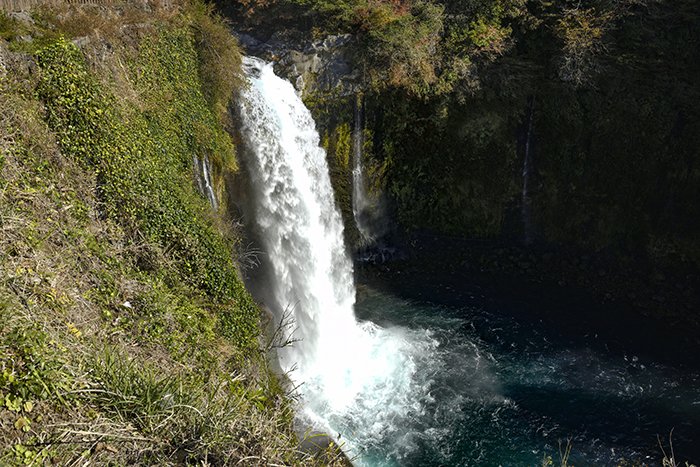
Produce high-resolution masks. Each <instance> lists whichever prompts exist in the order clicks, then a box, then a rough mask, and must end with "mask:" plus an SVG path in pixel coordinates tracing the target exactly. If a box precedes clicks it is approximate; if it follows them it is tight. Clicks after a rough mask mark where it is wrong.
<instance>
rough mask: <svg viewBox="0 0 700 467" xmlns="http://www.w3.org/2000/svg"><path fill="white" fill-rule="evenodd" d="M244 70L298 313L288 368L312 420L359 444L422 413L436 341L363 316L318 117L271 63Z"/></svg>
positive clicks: (252, 129)
mask: <svg viewBox="0 0 700 467" xmlns="http://www.w3.org/2000/svg"><path fill="white" fill-rule="evenodd" d="M244 66H245V69H246V71H247V75H248V81H249V86H248V87H247V88H246V89H245V90H244V91H243V92H242V99H241V108H240V114H241V121H242V127H243V128H242V133H243V137H244V140H245V141H244V142H245V146H246V148H247V155H246V158H245V159H246V160H245V163H246V165H247V170H248V172H249V177H250V182H251V191H252V196H253V198H254V200H253V201H254V206H255V213H254V216H255V223H256V226H257V229H258V232H259V235H260V239H261V241H262V243H263V248H264V250H265V252H266V256H267V257H268V258H269V263H270V266H271V270H272V274H273V276H274V280H273V288H274V290H273V291H272V294H271V295H272V296H273V301H274V303H271V304H269V305H270V306H271V308H273V311H274V313H275V314H276V316H277V317H278V319H279V317H281V316H282V315H283V313H284V311H285V310H288V309H289V310H292V312H293V313H292V315H293V318H294V320H295V327H294V329H293V331H292V332H291V333H290V336H288V337H291V338H293V339H299V341H298V342H296V343H295V344H294V345H293V346H289V347H285V348H283V349H281V350H280V352H279V359H280V364H281V366H282V368H283V370H285V371H289V372H290V377H291V378H292V380H293V381H294V382H295V383H296V384H300V385H301V386H300V393H301V396H302V399H303V407H304V408H303V413H304V414H305V416H306V418H307V420H310V421H312V422H313V423H314V424H315V425H316V428H319V429H328V430H332V431H334V432H336V433H339V434H340V435H342V437H343V439H344V440H345V441H346V442H347V445H346V448H347V449H350V450H352V449H353V448H357V447H358V445H360V444H361V441H358V440H362V439H368V438H374V439H375V440H376V439H379V438H381V437H382V436H386V434H387V433H391V432H394V431H396V430H397V429H398V428H399V426H400V425H401V420H400V419H401V418H402V417H404V416H407V415H409V414H414V415H415V414H416V413H419V412H420V411H421V410H422V409H421V404H422V401H423V398H425V397H427V390H428V386H429V385H430V380H429V379H424V380H420V379H419V378H417V373H418V371H417V370H418V367H419V365H420V361H422V360H425V359H426V358H428V355H430V354H431V351H432V348H433V347H434V346H435V345H436V342H435V341H434V340H433V339H431V338H430V336H429V335H428V334H427V333H426V332H424V331H423V332H418V331H411V330H408V329H403V328H392V329H383V328H381V327H379V326H377V325H375V324H373V323H370V322H366V323H359V322H358V321H357V320H356V318H355V315H354V311H353V306H354V302H355V287H354V283H353V267H352V262H351V260H350V258H349V256H348V254H347V252H346V248H345V245H344V244H343V225H342V221H341V217H340V213H339V212H338V210H337V208H336V206H335V204H334V197H333V191H332V188H331V183H330V178H329V175H328V166H327V163H326V157H325V152H324V150H323V149H322V148H321V147H320V146H319V135H318V132H317V131H316V128H315V124H314V121H313V118H312V117H311V113H310V112H309V110H308V109H307V108H306V107H305V106H304V104H303V102H302V101H301V99H300V98H299V97H298V96H297V95H296V93H295V91H294V88H293V87H292V85H291V83H289V82H287V81H285V80H283V79H281V78H279V77H277V76H275V74H274V72H273V69H272V66H271V65H270V64H266V63H264V62H262V61H260V60H258V59H254V58H246V59H245V61H244ZM354 452H357V451H354Z"/></svg>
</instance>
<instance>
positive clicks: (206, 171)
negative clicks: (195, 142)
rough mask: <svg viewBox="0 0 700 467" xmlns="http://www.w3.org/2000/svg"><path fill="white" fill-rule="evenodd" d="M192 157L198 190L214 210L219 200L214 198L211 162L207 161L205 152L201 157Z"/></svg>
mask: <svg viewBox="0 0 700 467" xmlns="http://www.w3.org/2000/svg"><path fill="white" fill-rule="evenodd" d="M193 159H194V167H195V170H196V173H197V183H198V184H199V190H200V191H201V192H202V194H203V195H204V196H206V197H207V199H208V200H209V204H211V207H212V208H213V209H214V210H215V211H216V210H217V209H219V202H218V201H217V199H216V193H214V187H213V184H212V181H211V164H210V162H209V157H208V156H207V155H206V154H205V155H204V156H203V157H202V158H201V159H200V158H199V157H197V156H193Z"/></svg>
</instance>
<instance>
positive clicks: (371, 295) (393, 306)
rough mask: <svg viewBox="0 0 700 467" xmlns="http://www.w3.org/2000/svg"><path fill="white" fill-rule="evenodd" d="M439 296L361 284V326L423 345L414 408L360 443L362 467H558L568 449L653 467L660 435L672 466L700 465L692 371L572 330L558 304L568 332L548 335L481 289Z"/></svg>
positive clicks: (592, 458)
mask: <svg viewBox="0 0 700 467" xmlns="http://www.w3.org/2000/svg"><path fill="white" fill-rule="evenodd" d="M416 288H419V289H420V290H416ZM442 293H443V291H442V290H441V288H440V285H439V284H431V283H429V282H422V283H420V284H418V285H417V284H416V283H415V282H411V283H409V282H405V281H404V280H403V279H402V277H401V275H400V274H394V275H392V276H391V277H390V278H389V279H387V278H383V279H382V280H377V279H376V278H372V277H371V275H370V274H363V273H362V272H360V274H359V277H358V300H357V304H356V314H357V316H358V318H359V319H360V320H368V321H372V322H374V323H376V324H378V325H380V326H382V327H384V328H398V329H408V330H410V332H411V333H413V335H417V336H421V339H427V340H428V341H429V342H430V343H431V345H430V346H428V347H426V350H425V351H424V354H421V355H419V356H418V357H415V360H416V361H415V366H416V371H415V374H414V375H413V378H414V379H415V380H416V381H414V382H413V383H414V384H413V386H414V387H417V388H419V389H418V390H414V391H415V394H414V395H413V396H411V397H414V399H415V404H414V405H413V406H412V407H411V408H410V409H409V410H408V413H401V414H399V415H398V416H397V417H396V419H395V423H394V424H393V425H392V424H389V425H388V427H387V428H385V429H384V428H383V429H382V431H381V433H380V434H376V433H375V434H374V435H373V436H372V437H371V438H370V439H362V440H359V443H360V444H361V445H362V454H361V456H360V457H359V460H360V462H361V463H363V464H367V465H407V466H437V465H444V466H470V465H494V466H496V465H504V466H519V465H528V466H529V465H542V460H543V458H545V457H546V456H551V457H552V458H553V459H554V461H555V463H556V462H557V461H558V459H559V452H560V449H562V450H563V449H564V448H565V446H566V444H567V442H568V441H570V443H571V447H572V454H571V457H570V463H573V464H575V465H577V466H579V465H618V464H620V463H623V464H624V463H625V462H627V463H628V464H627V465H641V464H646V465H661V460H662V458H663V454H662V452H661V448H660V447H659V442H658V439H657V435H658V436H660V437H661V438H662V439H663V440H664V441H665V442H666V445H668V436H669V434H670V433H671V430H673V443H674V449H675V454H676V459H677V460H678V461H681V460H690V461H695V462H698V460H699V459H700V372H698V370H696V369H693V367H692V366H687V365H686V366H684V365H672V364H669V363H668V362H666V361H662V359H656V358H654V356H653V352H641V351H639V350H640V349H642V350H643V347H644V346H654V345H655V343H654V342H653V341H649V342H642V343H641V345H640V343H637V344H638V345H636V346H631V347H630V349H629V350H628V349H626V348H625V344H624V343H623V344H621V343H620V342H616V341H614V339H611V338H610V337H609V334H605V333H603V332H601V333H598V332H596V329H595V328H593V329H591V328H590V327H587V326H584V325H583V324H582V325H581V326H577V313H578V312H577V313H574V312H572V310H569V309H566V308H567V305H566V302H565V301H564V302H563V304H562V305H559V306H561V307H562V309H560V310H554V312H555V313H557V312H558V313H560V314H561V315H562V316H567V317H566V318H565V319H566V321H567V324H566V325H565V326H552V325H550V324H547V323H545V322H544V321H542V320H540V319H538V318H537V314H536V313H535V314H533V313H530V312H528V313H525V312H523V309H524V307H523V305H522V304H521V303H519V302H518V300H512V301H509V300H507V299H505V300H503V299H500V300H492V298H493V297H489V296H488V293H484V292H483V291H479V290H478V287H477V288H475V289H474V290H473V291H471V292H469V291H468V292H467V293H466V294H463V295H459V296H458V297H461V298H455V299H451V300H444V299H443V298H444V297H442ZM584 306H585V305H584ZM528 307H529V308H532V307H535V308H537V303H534V304H533V303H528ZM567 314H568V315H567ZM685 357H686V358H684V361H687V360H688V358H687V357H688V356H687V355H686V356H685ZM699 358H700V356H699ZM362 416H363V417H370V418H371V417H372V414H363V415H362ZM352 423H353V422H352V421H348V422H347V424H346V429H348V430H351V429H352Z"/></svg>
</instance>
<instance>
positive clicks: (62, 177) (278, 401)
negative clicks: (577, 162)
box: [0, 3, 314, 465]
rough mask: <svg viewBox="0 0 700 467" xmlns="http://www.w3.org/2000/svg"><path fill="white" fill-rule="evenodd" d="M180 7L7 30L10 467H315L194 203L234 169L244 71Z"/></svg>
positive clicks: (72, 12) (1, 371)
mask: <svg viewBox="0 0 700 467" xmlns="http://www.w3.org/2000/svg"><path fill="white" fill-rule="evenodd" d="M181 8H182V9H181V11H180V14H179V15H177V16H173V15H172V14H171V12H169V11H168V10H158V9H156V11H155V12H153V11H151V12H147V11H142V10H139V9H138V8H136V7H134V9H130V8H125V9H123V10H120V11H112V10H109V9H107V10H105V9H102V8H96V7H90V6H86V7H80V6H77V7H66V8H65V9H61V8H59V9H56V10H43V11H41V12H37V13H35V14H34V22H20V21H18V20H16V19H11V18H8V17H6V16H4V15H3V16H2V21H0V27H1V29H0V31H1V33H2V37H3V38H5V39H7V40H8V41H9V42H7V43H0V64H1V65H2V66H1V67H0V107H2V109H3V112H2V116H1V117H0V356H1V361H0V401H1V402H2V408H0V445H1V446H2V451H1V452H0V464H3V465H37V464H44V463H49V462H50V463H54V464H55V463H58V464H66V465H67V464H70V463H80V462H89V463H100V464H108V463H113V464H114V465H136V464H141V465H144V464H148V465H153V464H158V465H166V464H168V465H169V464H185V463H187V464H189V463H192V464H195V463H196V464H199V465H204V464H206V465H211V464H221V463H224V462H227V463H234V464H235V463H236V462H238V461H240V460H244V459H247V461H249V462H252V463H261V464H264V463H269V462H277V463H282V464H295V463H299V462H311V463H313V462H314V461H312V460H310V459H307V460H303V459H304V457H303V455H301V454H299V452H298V449H297V439H296V435H295V434H294V432H293V430H292V413H291V406H290V401H289V399H288V397H287V395H286V394H285V391H284V389H283V388H282V385H281V383H280V381H279V378H278V376H276V375H275V374H274V373H273V371H272V369H271V368H270V367H269V363H268V361H267V355H266V350H267V347H268V346H269V344H266V343H265V342H264V341H265V339H264V338H262V337H261V325H260V322H261V314H260V311H259V309H258V307H257V305H256V304H255V303H254V302H253V300H252V298H251V297H250V295H249V294H248V293H247V291H246V290H245V288H244V286H243V284H242V282H241V280H240V278H239V276H238V272H237V267H238V266H237V264H236V260H235V258H236V256H237V252H236V248H237V246H238V244H239V235H238V234H237V232H236V231H235V230H233V229H232V228H231V227H230V226H229V224H228V221H227V220H226V218H225V217H224V215H225V213H224V212H223V210H222V212H220V213H214V212H212V210H211V208H210V207H209V205H208V203H207V201H206V200H205V198H204V197H203V196H202V195H201V194H199V193H198V192H197V190H196V188H195V186H196V185H195V178H194V172H193V170H194V169H193V156H197V157H203V156H205V155H206V156H208V157H209V159H210V160H212V161H213V163H214V165H215V166H216V167H217V171H218V172H222V171H232V170H235V169H236V166H237V163H236V154H235V148H234V144H233V142H232V140H231V137H230V136H229V134H228V133H227V132H226V131H225V126H226V125H227V124H228V123H229V120H228V114H227V112H226V108H227V105H228V102H229V100H230V99H231V98H232V96H233V95H234V93H235V89H236V86H238V85H240V83H241V79H240V75H239V72H240V71H239V65H240V54H239V51H238V48H237V45H236V43H235V40H234V39H233V37H232V36H230V34H229V33H228V30H227V29H226V26H225V24H224V23H223V22H222V21H221V20H220V19H219V18H217V17H216V16H215V15H213V14H212V12H211V9H210V8H208V7H204V6H203V5H201V4H196V3H195V4H192V5H184V6H182V7H181ZM105 18H108V20H105ZM86 21H89V23H88V24H92V25H96V26H95V29H94V30H93V29H90V28H89V26H86V25H85V22H86ZM105 24H108V25H109V28H102V29H100V27H101V26H100V25H102V26H104V25H105ZM18 31H19V32H18ZM27 35H28V36H30V37H32V38H33V40H32V41H27V40H24V39H22V38H21V36H27ZM74 36H80V37H83V36H87V38H82V39H80V40H79V41H78V42H79V43H80V44H81V48H78V47H77V46H76V45H75V44H74V43H73V42H71V40H70V39H71V38H72V37H74ZM19 52H23V53H29V55H25V54H23V53H19ZM81 459H82V460H81Z"/></svg>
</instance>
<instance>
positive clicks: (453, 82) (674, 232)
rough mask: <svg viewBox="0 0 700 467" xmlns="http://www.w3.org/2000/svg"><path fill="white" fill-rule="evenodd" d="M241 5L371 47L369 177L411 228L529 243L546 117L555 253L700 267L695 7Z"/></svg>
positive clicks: (542, 216) (544, 167) (364, 55)
mask: <svg viewBox="0 0 700 467" xmlns="http://www.w3.org/2000/svg"><path fill="white" fill-rule="evenodd" d="M241 3H244V4H245V5H246V7H247V8H248V10H247V11H248V14H250V15H252V18H253V19H252V20H251V21H253V22H254V21H255V18H256V16H255V14H256V12H257V11H259V10H260V11H263V12H267V13H265V14H267V15H270V13H269V11H270V9H272V11H275V8H276V9H278V11H280V12H281V13H280V15H283V14H284V12H286V11H288V10H289V9H290V8H292V7H293V8H296V9H297V10H295V18H301V19H300V20H297V21H296V25H297V26H298V27H300V28H302V29H304V28H307V29H310V31H311V33H313V34H316V35H317V36H322V35H323V34H328V33H338V32H349V33H352V34H354V35H355V36H356V37H357V41H356V43H355V60H356V64H357V66H358V68H360V69H361V70H362V71H363V79H364V83H365V88H366V89H367V93H366V100H367V109H368V129H369V130H370V131H371V132H372V133H373V134H374V136H375V141H374V144H373V148H374V150H373V151H372V154H371V158H372V161H371V162H372V164H371V165H372V167H371V170H372V172H373V173H374V175H375V176H374V180H375V182H376V183H377V184H378V185H380V186H381V187H383V188H384V189H385V190H386V191H387V192H388V193H389V195H390V197H391V198H392V200H393V201H394V205H395V208H396V213H397V217H398V219H399V220H400V221H401V223H402V224H403V225H404V227H406V228H408V229H415V228H427V229H430V230H434V231H441V232H447V233H452V234H459V235H469V236H477V237H489V238H493V237H503V236H506V237H515V238H517V237H520V236H521V234H522V232H521V229H522V225H521V218H520V216H521V214H520V207H521V202H522V200H521V190H522V185H523V180H522V169H523V157H524V147H525V139H526V135H527V128H528V126H529V123H530V122H529V121H528V119H529V115H530V109H531V105H532V106H533V112H532V117H533V121H532V134H531V138H530V143H531V149H532V158H533V159H532V161H533V164H534V166H533V168H532V170H531V180H530V191H531V197H532V200H533V203H532V216H533V225H534V227H535V230H536V234H537V236H538V238H539V239H541V240H543V241H546V242H549V243H560V244H565V245H576V246H579V247H584V248H588V249H591V250H600V249H605V248H612V249H615V250H618V251H628V252H637V253H640V252H642V253H644V252H646V253H649V254H651V255H652V256H665V255H671V256H675V257H676V258H677V259H679V258H680V259H686V260H690V261H694V262H696V263H697V262H698V260H699V259H700V248H699V246H698V243H697V238H700V224H698V219H700V212H699V211H698V209H700V206H699V205H698V203H697V199H700V168H699V167H698V165H697V161H698V157H697V156H698V149H697V148H698V147H700V146H699V145H698V137H699V136H698V135H700V132H699V131H698V129H699V125H700V115H698V106H697V104H696V103H697V102H698V98H699V97H700V85H699V84H698V82H697V79H696V78H695V77H696V76H698V75H700V68H699V65H698V63H700V60H699V58H700V57H699V56H698V54H699V53H700V52H699V51H700V46H699V44H700V37H699V36H698V31H700V6H699V5H698V3H697V2H692V1H678V2H671V1H665V0H622V1H614V2H613V1H608V0H587V1H583V2H581V1H566V0H561V1H554V2H547V1H543V0H532V1H525V0H489V1H473V0H432V1H429V0H395V1H389V0H386V1H370V0H346V1H342V2H330V1H324V0H277V1H258V2H255V1H246V2H241ZM261 26H264V22H262V23H261ZM311 101H313V102H324V101H323V99H319V98H318V97H315V98H314V99H312V100H311ZM324 105H325V104H324ZM316 111H317V113H318V114H319V115H321V116H322V115H324V111H323V110H320V111H319V110H318V109H317V110H316ZM350 118H351V114H350ZM320 120H321V126H322V127H325V126H328V127H330V129H329V134H332V133H333V132H334V131H335V130H334V128H333V126H334V125H335V123H333V122H330V124H329V125H327V124H326V122H324V121H323V117H321V119H320ZM346 122H347V121H346ZM346 122H340V124H343V123H346Z"/></svg>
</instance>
